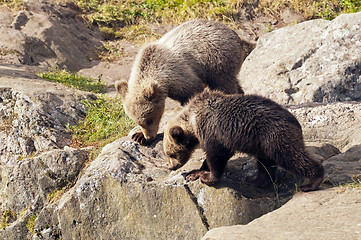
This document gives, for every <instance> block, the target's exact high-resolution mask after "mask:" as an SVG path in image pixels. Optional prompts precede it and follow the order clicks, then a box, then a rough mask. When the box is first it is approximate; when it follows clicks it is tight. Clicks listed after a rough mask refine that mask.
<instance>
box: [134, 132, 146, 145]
mask: <svg viewBox="0 0 361 240" xmlns="http://www.w3.org/2000/svg"><path fill="white" fill-rule="evenodd" d="M132 140H133V141H135V142H137V143H139V144H140V145H144V146H145V145H148V141H147V139H145V137H144V134H143V133H142V132H136V133H134V134H133V136H132Z"/></svg>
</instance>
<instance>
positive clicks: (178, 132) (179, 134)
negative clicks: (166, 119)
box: [169, 126, 185, 144]
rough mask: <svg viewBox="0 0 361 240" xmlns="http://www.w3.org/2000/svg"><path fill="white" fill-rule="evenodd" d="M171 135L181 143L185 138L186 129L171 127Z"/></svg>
mask: <svg viewBox="0 0 361 240" xmlns="http://www.w3.org/2000/svg"><path fill="white" fill-rule="evenodd" d="M169 133H170V136H171V137H172V138H173V139H174V141H175V142H176V143H177V144H180V143H182V142H183V140H184V137H185V135H184V131H183V129H182V128H181V127H179V126H175V127H172V128H171V129H169Z"/></svg>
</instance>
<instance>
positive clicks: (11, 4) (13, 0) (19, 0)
mask: <svg viewBox="0 0 361 240" xmlns="http://www.w3.org/2000/svg"><path fill="white" fill-rule="evenodd" d="M1 5H5V6H7V7H8V8H10V9H14V10H21V9H24V1H23V0H0V6H1Z"/></svg>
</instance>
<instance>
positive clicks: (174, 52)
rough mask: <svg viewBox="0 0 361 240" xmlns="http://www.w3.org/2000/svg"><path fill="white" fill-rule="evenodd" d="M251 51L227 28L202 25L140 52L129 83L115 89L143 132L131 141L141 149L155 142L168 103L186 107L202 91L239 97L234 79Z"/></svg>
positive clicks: (184, 26) (197, 23) (168, 36)
mask: <svg viewBox="0 0 361 240" xmlns="http://www.w3.org/2000/svg"><path fill="white" fill-rule="evenodd" d="M253 47H254V46H253V45H252V44H250V43H247V42H245V41H241V39H240V38H239V37H238V35H237V34H236V33H235V32H234V31H233V30H232V29H230V28H228V27H227V26H226V25H224V24H222V23H219V22H211V21H206V20H192V21H189V22H186V23H184V24H182V25H180V26H178V27H176V28H175V29H173V30H172V31H170V32H169V33H167V34H165V35H164V36H163V37H162V38H161V39H159V40H158V41H157V42H154V43H151V44H148V45H146V46H144V47H143V48H142V50H141V51H140V52H139V53H138V55H137V57H136V60H135V62H134V65H133V68H132V72H131V76H130V78H129V81H128V82H127V81H118V82H117V83H116V85H115V87H116V89H117V91H118V92H119V93H120V95H121V98H122V102H123V105H124V108H125V111H126V113H127V114H128V115H129V116H130V118H131V119H133V121H134V122H135V123H136V124H138V125H139V126H140V127H141V129H142V132H140V133H136V134H135V135H134V136H133V139H134V140H135V141H138V142H140V143H145V142H146V141H145V139H147V140H150V139H152V138H154V137H155V136H156V134H157V131H158V126H159V121H160V118H161V116H162V114H163V110H164V102H165V99H166V98H167V97H170V98H172V99H174V100H177V101H179V102H180V103H181V104H182V105H184V104H185V103H186V102H188V100H189V99H190V98H191V97H193V96H194V95H195V94H197V93H200V92H202V91H203V90H204V88H205V87H209V88H211V89H218V90H220V91H222V92H224V93H243V91H242V89H241V87H240V85H239V82H238V79H237V74H238V72H239V70H240V67H241V64H242V62H243V61H244V59H245V58H246V56H247V55H248V54H249V53H250V51H251V50H252V49H253ZM144 138H145V139H144Z"/></svg>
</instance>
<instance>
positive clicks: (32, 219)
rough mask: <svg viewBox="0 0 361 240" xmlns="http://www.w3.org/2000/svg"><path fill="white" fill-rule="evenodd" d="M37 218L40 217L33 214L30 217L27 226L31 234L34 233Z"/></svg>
mask: <svg viewBox="0 0 361 240" xmlns="http://www.w3.org/2000/svg"><path fill="white" fill-rule="evenodd" d="M37 218H38V216H37V215H32V216H30V217H29V219H28V221H27V223H26V228H27V229H28V231H29V232H31V234H34V227H35V221H36V219H37Z"/></svg>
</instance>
